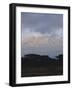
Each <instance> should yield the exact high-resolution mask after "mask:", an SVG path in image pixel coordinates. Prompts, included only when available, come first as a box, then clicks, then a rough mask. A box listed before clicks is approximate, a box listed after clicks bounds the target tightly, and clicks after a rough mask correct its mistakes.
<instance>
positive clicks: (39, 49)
mask: <svg viewBox="0 0 72 90" xmlns="http://www.w3.org/2000/svg"><path fill="white" fill-rule="evenodd" d="M62 53H63V15H62V14H50V13H49V14H48V13H27V12H21V56H22V57H23V56H24V55H26V54H39V55H48V56H50V57H55V56H57V55H59V54H62Z"/></svg>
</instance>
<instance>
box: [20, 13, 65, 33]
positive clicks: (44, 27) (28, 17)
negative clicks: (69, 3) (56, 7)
mask: <svg viewBox="0 0 72 90" xmlns="http://www.w3.org/2000/svg"><path fill="white" fill-rule="evenodd" d="M21 23H22V24H21V25H22V31H24V30H25V29H26V28H30V30H33V31H36V32H40V33H51V32H53V28H54V30H55V28H56V29H59V28H63V15H62V14H43V13H41V14H40V13H25V12H22V13H21Z"/></svg>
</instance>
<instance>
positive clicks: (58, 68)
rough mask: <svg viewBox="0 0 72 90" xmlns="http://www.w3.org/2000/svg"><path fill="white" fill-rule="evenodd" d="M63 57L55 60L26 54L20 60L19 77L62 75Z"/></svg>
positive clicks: (60, 56) (44, 56)
mask: <svg viewBox="0 0 72 90" xmlns="http://www.w3.org/2000/svg"><path fill="white" fill-rule="evenodd" d="M62 74H63V55H62V54H60V55H58V56H56V58H51V57H49V56H47V55H38V54H27V55H25V56H24V57H22V58H21V76H22V77H24V76H42V75H62Z"/></svg>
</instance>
